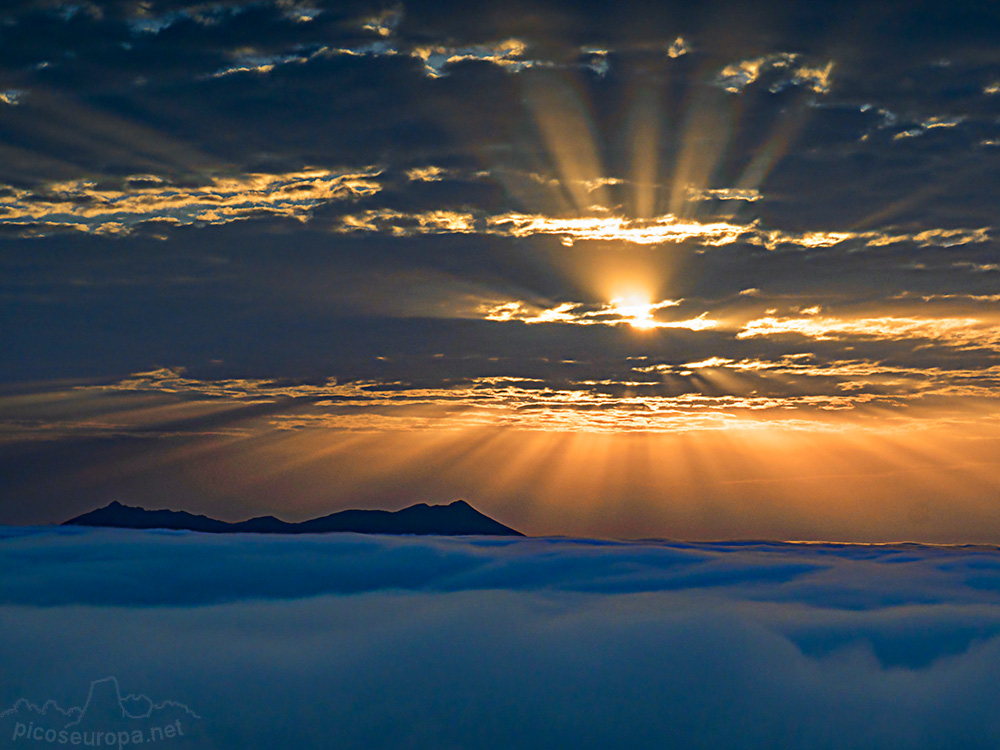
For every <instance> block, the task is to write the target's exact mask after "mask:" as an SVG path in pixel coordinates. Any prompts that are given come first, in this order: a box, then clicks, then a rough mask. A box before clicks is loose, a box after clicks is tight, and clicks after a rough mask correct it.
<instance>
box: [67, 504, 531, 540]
mask: <svg viewBox="0 0 1000 750" xmlns="http://www.w3.org/2000/svg"><path fill="white" fill-rule="evenodd" d="M61 525H62V526H95V527H102V528H119V529H171V530H177V531H200V532H205V533H212V534H233V533H250V534H328V533H334V532H353V533H357V534H397V535H399V534H414V535H439V536H465V535H477V536H478V535H482V536H524V534H522V533H521V532H519V531H516V530H515V529H512V528H510V527H509V526H505V525H504V524H502V523H500V522H499V521H496V520H494V519H492V518H490V517H489V516H487V515H485V514H483V513H480V512H479V511H478V510H476V509H475V508H473V507H472V506H471V505H469V503H467V502H466V501H465V500H456V501H454V502H452V503H449V504H447V505H428V504H427V503H417V504H416V505H411V506H409V507H407V508H403V509H401V510H397V511H388V510H342V511H338V512H336V513H331V514H329V515H326V516H320V517H319V518H312V519H309V520H306V521H298V522H290V521H282V520H281V519H279V518H275V517H274V516H258V517H255V518H250V519H247V520H246V521H237V522H234V523H230V522H228V521H220V520H218V519H215V518H210V517H209V516H204V515H198V514H194V513H188V512H187V511H184V510H168V509H160V510H146V509H145V508H142V507H137V506H129V505H123V504H122V503H120V502H118V501H117V500H115V501H113V502H111V503H109V504H108V505H106V506H104V507H103V508H97V509H96V510H92V511H90V512H88V513H84V514H82V515H79V516H76V517H75V518H71V519H69V520H68V521H64V522H63V523H62V524H61Z"/></svg>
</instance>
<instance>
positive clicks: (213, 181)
mask: <svg viewBox="0 0 1000 750" xmlns="http://www.w3.org/2000/svg"><path fill="white" fill-rule="evenodd" d="M379 174H380V172H379V170H377V169H375V168H368V169H364V170H359V171H354V172H346V173H336V172H331V171H329V170H321V169H313V170H304V171H300V172H289V173H285V174H243V175H236V176H232V177H212V178H210V179H209V180H207V182H206V183H205V184H204V185H203V186H200V187H190V186H187V185H183V186H181V185H176V184H173V183H171V182H169V181H168V180H166V179H164V178H162V177H159V176H157V175H135V176H133V177H131V178H128V179H127V180H126V181H125V183H124V184H123V185H120V186H116V187H104V186H101V185H99V184H97V183H95V182H93V181H88V180H73V181H70V182H61V183H51V184H49V185H47V186H45V188H44V189H43V190H27V189H22V188H14V187H7V188H6V192H7V193H8V195H7V196H6V197H2V198H0V223H4V224H8V225H14V226H17V225H31V226H32V227H37V226H38V225H40V224H41V225H46V226H49V227H53V228H55V227H62V228H64V229H78V230H81V231H86V232H93V233H98V234H109V233H121V232H127V231H128V230H129V229H130V228H131V227H133V226H135V225H137V224H140V223H143V222H149V221H162V222H169V223H173V224H179V225H188V224H225V223H228V222H231V221H236V220H239V219H247V218H250V217H253V216H260V215H272V216H284V217H289V218H295V219H299V220H305V219H307V218H308V217H309V215H310V212H311V211H312V209H313V208H315V207H316V206H318V205H321V204H323V203H327V202H330V201H339V200H351V199H356V198H361V197H364V196H369V195H373V194H375V193H377V192H378V191H379V190H380V189H381V185H380V183H379V182H378V181H377V179H376V178H377V177H378V175H379Z"/></svg>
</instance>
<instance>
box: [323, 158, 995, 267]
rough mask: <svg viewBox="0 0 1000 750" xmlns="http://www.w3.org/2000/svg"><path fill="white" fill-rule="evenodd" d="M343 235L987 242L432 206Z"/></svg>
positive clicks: (954, 233) (963, 235)
mask: <svg viewBox="0 0 1000 750" xmlns="http://www.w3.org/2000/svg"><path fill="white" fill-rule="evenodd" d="M430 169H431V168H426V169H421V170H419V171H417V172H415V177H413V178H412V179H420V180H427V179H435V178H436V175H437V174H438V173H437V172H434V171H430ZM584 184H585V185H587V184H589V185H590V186H591V187H590V189H597V188H598V187H599V185H608V184H615V183H614V182H613V181H611V180H605V181H603V182H600V183H596V182H595V183H584ZM695 195H696V197H697V199H699V200H704V199H707V198H714V199H718V200H739V201H748V202H753V201H756V200H759V198H760V195H759V194H758V193H757V191H755V190H750V189H728V188H719V189H709V190H703V191H700V192H697V193H695ZM336 231H340V232H355V231H368V232H385V233H387V234H391V235H394V236H397V237H406V236H410V235H416V234H427V233H436V234H439V233H444V232H449V231H454V232H458V233H462V234H466V233H469V232H476V233H480V234H491V235H499V236H504V237H518V238H523V237H533V236H538V235H551V236H555V237H559V238H560V240H561V241H562V243H563V244H565V245H567V246H570V245H573V244H574V243H576V242H579V241H584V240H594V241H605V242H608V241H610V242H624V243H627V244H632V245H659V244H664V243H681V242H687V241H693V242H696V243H698V244H700V245H703V246H706V247H720V246H723V245H732V244H735V243H737V242H745V243H747V244H751V245H757V246H760V247H764V248H767V249H768V250H779V249H789V250H811V249H816V248H829V247H836V246H837V245H841V244H844V243H853V244H855V245H858V246H860V247H884V246H886V245H892V244H898V243H902V242H912V243H915V244H918V245H920V246H922V247H955V246H959V245H966V244H974V243H981V242H987V241H989V239H990V229H989V228H988V227H979V228H970V229H928V230H924V231H921V232H912V233H907V232H901V233H896V232H893V231H891V230H869V231H863V232H858V231H847V230H844V231H813V232H788V231H784V230H780V229H763V228H762V227H761V226H760V225H759V224H758V223H757V222H751V223H749V224H739V223H735V222H732V221H723V220H699V219H694V218H689V219H681V218H678V217H677V216H674V215H672V214H664V215H662V216H657V217H654V218H651V219H633V218H628V217H626V216H621V215H598V216H579V217H570V218H565V217H555V216H547V215H544V214H537V213H535V214H530V213H520V212H514V211H510V212H506V213H501V214H487V213H485V212H481V211H479V212H475V213H473V212H471V211H456V210H448V209H441V210H430V211H425V212H422V213H413V212H405V211H397V210H394V209H388V208H384V209H371V210H368V211H365V212H363V213H360V214H349V215H346V216H344V217H342V219H341V223H340V226H339V227H337V228H336Z"/></svg>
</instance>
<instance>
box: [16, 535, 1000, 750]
mask: <svg viewBox="0 0 1000 750" xmlns="http://www.w3.org/2000/svg"><path fill="white" fill-rule="evenodd" d="M0 541H2V543H0V566H2V569H3V570H4V576H3V577H2V578H0V614H2V618H3V619H2V622H3V627H0V653H3V654H4V679H3V680H2V681H0V745H2V746H3V747H11V748H23V747H61V745H59V744H51V743H46V742H31V741H29V740H25V738H24V737H23V736H22V737H21V738H20V739H14V734H15V732H16V731H17V729H16V725H17V722H21V723H23V724H28V723H31V724H34V725H35V726H39V725H41V726H49V725H50V723H58V721H59V718H60V715H59V714H58V713H57V712H56V711H55V710H54V709H52V708H51V705H52V704H50V709H49V710H48V711H47V713H46V714H45V716H42V715H41V714H39V712H38V711H37V710H32V708H31V706H32V705H33V706H35V707H41V706H42V705H44V704H45V703H46V702H48V701H53V702H54V705H55V706H57V707H58V708H59V709H61V710H62V711H69V710H70V709H71V708H72V707H81V706H84V704H85V702H86V700H87V697H88V689H89V687H90V686H91V685H92V683H95V682H98V683H104V682H105V680H107V678H114V679H115V681H116V682H117V686H118V688H119V689H120V694H121V696H122V697H125V696H144V697H145V698H146V699H147V700H149V701H151V702H152V703H154V704H155V705H162V704H164V703H166V702H168V701H169V702H173V704H179V706H182V707H184V708H183V709H181V708H179V707H178V708H177V711H178V713H179V716H180V719H181V720H182V722H183V723H182V729H183V732H184V738H185V739H184V740H183V741H182V740H181V738H179V737H178V738H176V739H177V741H176V742H171V743H170V744H169V745H163V746H164V747H168V746H169V747H175V746H177V747H197V748H267V747H275V746H282V747H303V748H322V747H330V746H336V747H343V748H365V749H369V748H400V747H407V748H431V747H433V748H444V747H447V748H483V747H487V748H492V747H522V748H540V749H541V748H551V747H566V746H570V747H581V748H606V747H623V748H644V747H651V746H652V747H692V748H706V749H708V748H732V747H747V748H800V747H811V748H831V750H832V749H834V748H843V747H852V748H865V749H868V748H871V749H879V748H898V747H907V748H915V749H921V748H928V749H936V748H942V747H965V748H976V749H978V748H983V749H984V750H985V749H987V748H994V747H996V746H997V742H998V740H1000V722H998V719H997V711H996V706H997V703H998V701H1000V684H998V682H997V680H996V673H997V669H998V667H1000V593H998V592H1000V565H998V559H997V554H996V550H995V549H992V548H989V549H987V548H981V547H980V548H974V547H954V546H952V547H931V546H927V545H908V546H907V545H900V546H889V545H883V546H871V545H832V544H776V543H770V544H762V543H742V544H740V543H716V544H682V543H664V542H655V543H654V542H650V543H638V542H626V543H623V542H610V541H604V542H601V541H582V540H567V539H539V538H533V539H523V538H515V539H487V538H483V537H480V538H463V539H448V538H442V537H436V538H430V537H408V538H407V537H389V536H362V535H356V534H328V535H310V536H308V537H295V538H291V537H281V536H277V537H275V536H254V535H211V534H196V533H185V532H153V531H145V532H143V531H132V530H117V529H114V530H112V529H83V528H72V527H63V528H47V529H38V528H12V527H6V528H4V529H2V530H0ZM105 684H106V683H105ZM105 695H106V693H105ZM138 700H141V698H133V701H138ZM22 701H23V703H22ZM96 703H97V705H96V706H95V705H88V706H87V711H86V714H87V716H88V720H89V722H90V726H92V727H93V726H96V727H97V728H98V729H105V730H106V729H107V728H109V726H115V725H116V724H115V722H116V721H117V722H119V723H120V722H121V721H122V717H121V711H120V710H118V711H117V712H116V711H113V710H111V706H112V705H113V704H109V703H108V701H107V700H105V701H104V702H96ZM29 704H30V705H29ZM98 709H101V710H100V711H99V710H98ZM188 711H190V713H188ZM115 714H117V717H116V716H115ZM191 714H194V716H192V715H191ZM159 715H160V714H159V713H157V714H154V717H153V719H152V722H151V723H152V724H153V725H154V726H156V725H157V722H158V719H157V718H156V717H158V716H159ZM175 715H178V714H175ZM195 716H196V717H197V718H195ZM62 723H63V724H65V723H66V722H65V720H63V722H62ZM125 723H126V724H132V725H135V726H138V727H140V728H142V729H143V730H144V731H148V729H147V728H148V727H149V724H150V722H144V721H131V722H125ZM192 737H197V738H198V741H197V742H196V743H193V744H192V743H191V742H189V740H190V738H192ZM133 744H134V743H133ZM158 746H159V745H158Z"/></svg>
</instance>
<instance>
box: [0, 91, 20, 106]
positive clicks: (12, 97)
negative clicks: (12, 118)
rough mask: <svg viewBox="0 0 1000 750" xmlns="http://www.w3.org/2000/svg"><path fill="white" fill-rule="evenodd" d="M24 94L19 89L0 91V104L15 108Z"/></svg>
mask: <svg viewBox="0 0 1000 750" xmlns="http://www.w3.org/2000/svg"><path fill="white" fill-rule="evenodd" d="M24 93H25V92H24V91H22V90H21V89H4V90H2V91H0V102H3V103H4V104H9V105H10V106H12V107H16V106H17V105H18V104H20V103H21V99H22V98H23V97H24Z"/></svg>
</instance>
